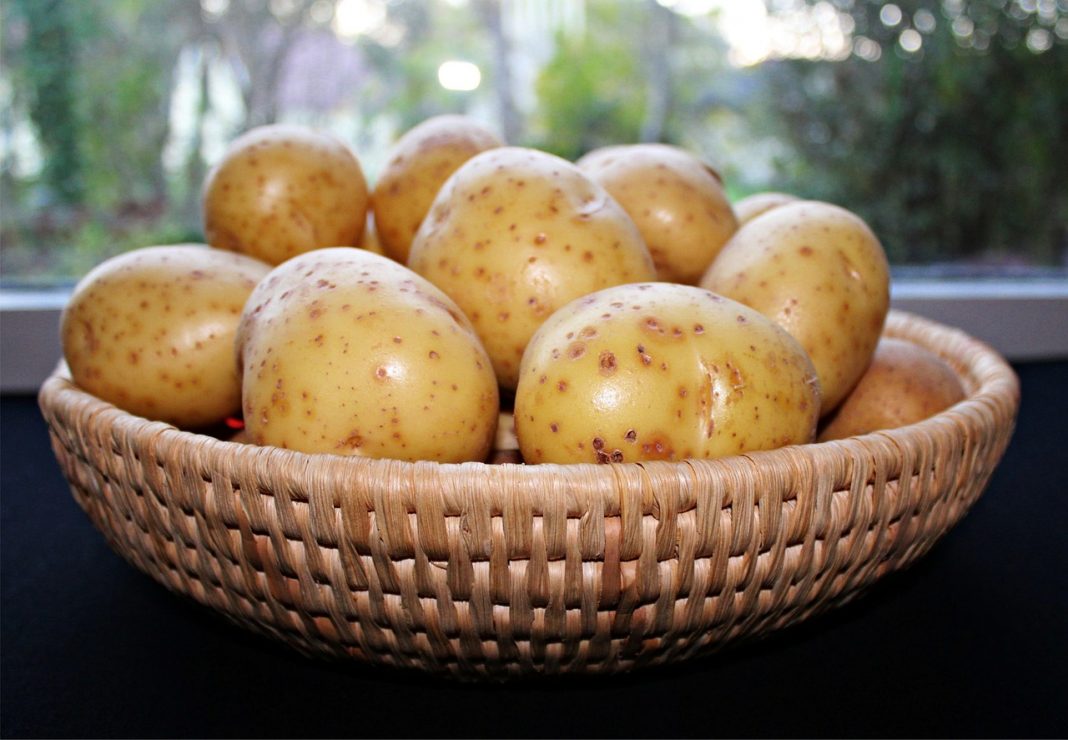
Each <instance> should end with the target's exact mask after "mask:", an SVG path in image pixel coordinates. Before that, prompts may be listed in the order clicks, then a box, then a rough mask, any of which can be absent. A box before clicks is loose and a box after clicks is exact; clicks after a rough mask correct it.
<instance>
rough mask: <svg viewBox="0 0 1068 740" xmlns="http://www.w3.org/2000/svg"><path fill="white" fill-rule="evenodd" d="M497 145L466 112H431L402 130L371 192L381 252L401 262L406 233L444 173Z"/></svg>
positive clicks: (417, 220) (405, 256)
mask: <svg viewBox="0 0 1068 740" xmlns="http://www.w3.org/2000/svg"><path fill="white" fill-rule="evenodd" d="M503 145H504V142H502V141H501V140H500V138H499V137H498V136H497V134H495V133H493V132H492V131H490V130H489V129H487V128H485V127H484V126H482V125H481V124H479V123H478V122H477V121H474V120H473V119H471V118H468V117H466V116H457V115H442V116H434V117H433V118H428V119H427V120H425V121H423V122H422V123H420V124H419V125H418V126H415V127H414V128H412V129H410V130H409V131H408V132H407V133H405V134H404V135H403V136H402V137H401V138H400V139H399V140H398V141H397V143H396V144H395V145H394V146H393V148H392V149H391V150H390V151H389V154H388V156H387V161H386V166H385V167H384V168H383V170H382V173H381V174H380V175H379V178H378V182H377V183H376V184H375V188H374V192H373V193H372V195H371V203H372V207H373V209H374V213H375V219H376V223H377V224H378V235H379V240H380V241H381V243H382V248H383V254H385V255H387V256H389V257H392V258H393V259H395V260H397V261H398V262H401V263H404V262H407V261H408V251H409V249H410V248H411V244H412V237H414V236H415V232H416V231H418V229H419V225H420V224H421V223H423V219H424V218H426V214H427V211H429V210H430V205H431V204H432V203H433V202H434V197H435V196H436V195H437V194H438V190H440V189H441V186H442V185H443V184H444V183H445V181H446V180H447V179H448V178H449V175H451V174H452V173H453V172H455V171H456V170H457V168H459V166H460V165H462V164H463V163H464V162H466V161H467V160H469V159H470V158H471V157H473V156H475V155H476V154H478V153H480V152H484V151H486V150H487V149H494V148H496V147H499V146H503Z"/></svg>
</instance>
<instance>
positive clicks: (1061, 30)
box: [1053, 16, 1068, 39]
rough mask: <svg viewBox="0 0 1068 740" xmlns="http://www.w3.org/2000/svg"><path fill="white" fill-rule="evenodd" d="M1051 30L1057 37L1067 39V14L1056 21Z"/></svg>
mask: <svg viewBox="0 0 1068 740" xmlns="http://www.w3.org/2000/svg"><path fill="white" fill-rule="evenodd" d="M1053 32H1054V33H1055V34H1057V38H1059V39H1068V16H1065V17H1064V18H1061V19H1060V20H1059V21H1057V25H1056V26H1054V27H1053Z"/></svg>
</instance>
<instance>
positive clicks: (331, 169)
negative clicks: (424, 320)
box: [202, 124, 369, 265]
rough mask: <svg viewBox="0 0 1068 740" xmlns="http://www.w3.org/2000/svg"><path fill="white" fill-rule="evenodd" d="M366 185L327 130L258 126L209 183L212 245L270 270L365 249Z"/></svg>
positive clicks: (206, 200)
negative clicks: (336, 251) (332, 252)
mask: <svg viewBox="0 0 1068 740" xmlns="http://www.w3.org/2000/svg"><path fill="white" fill-rule="evenodd" d="M368 203H369V196H368V191H367V182H366V181H365V180H364V176H363V170H362V169H361V167H360V162H359V160H357V159H356V155H355V154H353V153H352V151H351V150H350V149H349V148H348V147H347V146H346V145H345V144H344V143H343V142H341V141H340V140H338V139H336V138H334V137H333V136H331V135H330V134H328V133H326V132H320V131H316V130H313V129H310V128H305V127H303V126H291V125H284V124H276V125H271V126H260V127H259V128H254V129H252V130H251V131H248V132H247V133H245V134H243V135H242V136H240V137H238V138H237V139H235V140H234V141H233V142H232V143H231V144H230V147H229V148H228V149H227V151H226V154H225V155H224V156H223V158H222V160H221V161H220V162H219V163H218V164H216V165H215V167H213V168H212V170H211V172H209V173H208V176H207V178H206V179H205V182H204V193H203V200H202V210H203V216H204V233H205V235H206V238H207V240H208V243H209V244H211V245H212V246H215V247H220V248H222V249H230V250H233V251H235V252H242V253H245V254H249V255H251V256H253V257H256V258H257V259H261V260H263V261H264V262H267V263H269V264H272V265H277V264H279V263H281V262H283V261H285V260H287V259H289V258H290V257H293V256H295V255H297V254H300V253H302V252H307V251H309V250H311V249H318V248H320V247H333V246H349V245H355V244H359V243H360V235H361V234H362V233H363V228H364V221H365V219H366V213H367V209H368Z"/></svg>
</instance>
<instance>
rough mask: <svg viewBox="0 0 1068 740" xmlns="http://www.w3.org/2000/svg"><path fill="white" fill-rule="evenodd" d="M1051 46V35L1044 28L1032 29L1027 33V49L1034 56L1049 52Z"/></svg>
mask: <svg viewBox="0 0 1068 740" xmlns="http://www.w3.org/2000/svg"><path fill="white" fill-rule="evenodd" d="M1051 46H1053V34H1051V33H1050V32H1049V31H1048V30H1046V29H1045V28H1032V29H1031V30H1030V31H1028V32H1027V48H1028V49H1030V50H1031V51H1033V52H1034V53H1035V54H1041V53H1042V52H1044V51H1049V50H1050V47H1051Z"/></svg>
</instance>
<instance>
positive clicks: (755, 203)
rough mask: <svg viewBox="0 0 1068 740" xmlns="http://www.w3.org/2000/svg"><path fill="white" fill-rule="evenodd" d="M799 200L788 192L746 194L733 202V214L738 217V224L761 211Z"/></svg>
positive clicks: (745, 221)
mask: <svg viewBox="0 0 1068 740" xmlns="http://www.w3.org/2000/svg"><path fill="white" fill-rule="evenodd" d="M797 200H799V198H798V197H797V196H796V195H790V194H789V193H776V192H773V191H768V192H763V193H753V194H752V195H747V196H746V197H744V198H742V199H741V200H739V201H737V202H736V203H735V204H734V215H735V216H737V217H738V226H739V227H741V226H742V225H744V224H747V223H749V222H750V221H752V220H753V219H754V218H756V217H757V216H759V215H760V214H762V213H767V212H768V211H770V210H771V209H772V208H778V207H779V206H784V205H786V204H787V203H793V202H794V201H797Z"/></svg>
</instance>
